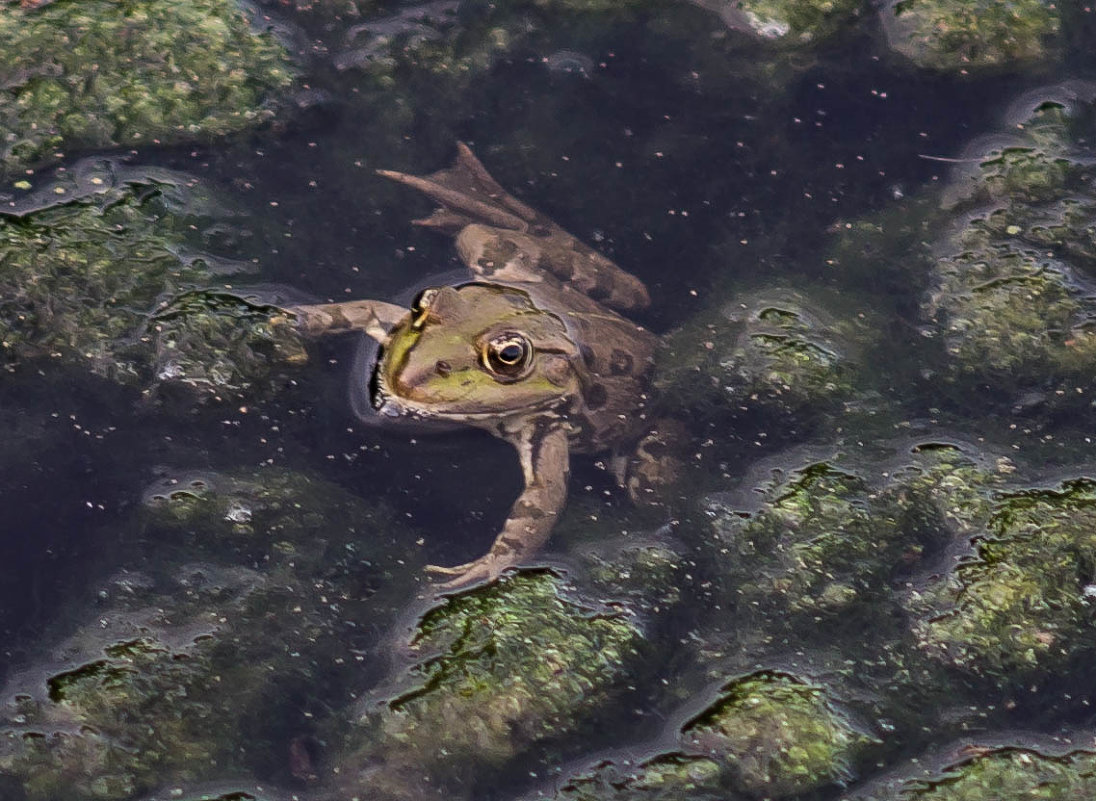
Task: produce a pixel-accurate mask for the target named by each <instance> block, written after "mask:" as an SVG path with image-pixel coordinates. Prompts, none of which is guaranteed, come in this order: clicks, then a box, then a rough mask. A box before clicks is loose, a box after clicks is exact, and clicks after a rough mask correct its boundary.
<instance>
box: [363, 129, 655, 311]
mask: <svg viewBox="0 0 1096 801" xmlns="http://www.w3.org/2000/svg"><path fill="white" fill-rule="evenodd" d="M377 172H378V174H380V175H383V176H384V177H386V178H391V179H392V180H393V181H399V182H400V183H402V184H406V185H407V186H411V187H414V188H415V189H418V190H419V191H420V192H422V193H424V194H426V195H427V196H428V197H430V198H431V199H433V200H434V201H436V202H437V204H438V208H437V209H436V210H435V211H434V213H433V214H431V215H430V216H429V217H426V218H424V219H421V220H415V223H416V224H418V225H425V226H427V227H430V228H436V229H438V230H441V231H445V232H446V233H449V234H452V235H454V236H456V237H457V247H458V249H459V250H460V251H461V257H462V259H463V260H464V261H465V263H466V264H467V265H468V268H469V269H470V270H472V271H473V272H475V273H477V274H479V275H486V276H488V277H490V276H491V275H492V274H493V273H494V272H495V271H496V270H497V269H499V268H501V267H502V266H503V265H504V264H505V263H508V262H510V261H514V263H516V264H521V265H523V267H522V269H521V270H519V271H518V272H519V273H522V274H523V275H522V276H520V277H519V276H517V275H510V276H508V278H509V279H510V280H524V281H539V280H541V277H540V275H541V274H543V273H549V274H551V275H553V276H555V278H557V279H558V280H560V281H563V282H566V283H568V284H570V285H571V286H572V287H573V288H575V289H577V290H579V291H580V292H582V293H583V294H585V295H587V296H589V297H591V298H593V299H594V300H596V301H599V302H601V303H604V304H605V305H606V306H611V307H613V308H616V309H642V308H646V307H647V306H649V305H650V303H651V298H650V295H649V294H648V292H647V287H646V286H644V285H643V282H642V281H640V280H639V279H638V278H636V277H635V276H634V275H632V274H631V273H628V272H625V271H624V270H622V269H621V268H620V267H618V266H617V265H616V264H615V263H614V262H613V261H612V260H611V259H609V258H607V257H606V256H603V255H602V254H601V253H598V252H597V251H596V250H594V249H593V248H591V247H589V246H587V245H585V244H583V243H582V242H580V241H579V240H577V239H575V237H573V236H572V235H571V234H569V233H567V231H565V230H563V229H562V228H561V227H560V226H558V225H556V224H555V223H554V222H552V220H550V219H549V218H547V217H545V216H544V215H543V214H541V213H539V212H538V211H537V210H536V209H534V208H532V207H531V206H529V205H527V204H525V203H523V202H521V201H520V200H518V199H517V198H516V197H514V196H513V195H511V194H510V193H509V192H507V191H506V190H505V189H503V188H502V187H501V186H499V183H498V181H496V180H495V179H494V178H492V177H491V174H490V173H489V172H487V169H486V168H485V167H484V166H483V164H481V163H480V161H479V159H477V158H476V157H475V155H474V154H473V153H472V151H471V150H470V149H469V147H468V145H465V144H463V143H458V144H457V159H456V161H455V162H454V163H453V166H452V167H448V168H446V169H444V170H438V171H437V172H435V173H431V174H430V175H426V176H418V175H408V174H407V173H404V172H395V171H393V170H378V171H377ZM476 228H480V229H481V230H475V229H476ZM483 228H486V229H487V230H482V229H483ZM473 232H474V233H473ZM470 233H471V234H472V235H471V236H469V234H470ZM469 240H472V241H471V242H470V241H469ZM515 251H516V253H515Z"/></svg>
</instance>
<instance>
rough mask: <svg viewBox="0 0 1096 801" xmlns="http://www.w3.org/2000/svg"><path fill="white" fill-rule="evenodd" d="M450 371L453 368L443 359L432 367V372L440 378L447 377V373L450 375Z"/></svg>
mask: <svg viewBox="0 0 1096 801" xmlns="http://www.w3.org/2000/svg"><path fill="white" fill-rule="evenodd" d="M452 371H453V366H452V365H451V364H449V362H447V361H445V360H444V359H440V360H438V362H437V363H436V364H435V365H434V372H435V373H437V374H438V375H440V376H441V377H442V378H445V377H446V376H448V375H449V373H451V372H452Z"/></svg>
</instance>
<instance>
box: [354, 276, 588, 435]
mask: <svg viewBox="0 0 1096 801" xmlns="http://www.w3.org/2000/svg"><path fill="white" fill-rule="evenodd" d="M583 369H584V368H583V361H582V357H581V355H580V354H579V351H578V348H576V347H575V345H574V343H573V342H572V341H571V339H570V338H569V337H568V335H567V330H566V328H565V327H564V325H563V322H562V321H561V320H560V319H559V317H557V316H556V315H554V314H551V313H549V312H545V311H542V310H541V309H538V308H537V307H536V305H535V304H534V302H533V300H532V298H530V296H529V295H528V294H527V293H525V292H522V291H521V290H518V289H512V288H510V287H505V286H500V285H496V284H475V283H473V284H464V285H462V286H459V287H441V288H431V289H425V290H423V291H422V293H420V294H419V296H418V298H416V300H415V302H414V303H413V304H412V306H411V312H410V314H408V315H407V316H406V317H404V318H403V319H402V320H401V321H400V322H399V323H398V324H397V325H396V327H395V328H393V329H392V330H391V331H390V332H389V334H388V337H387V339H386V341H385V344H384V346H383V350H382V354H381V358H380V361H379V362H378V364H377V367H376V371H375V373H374V385H373V406H374V407H375V408H376V409H378V410H379V411H381V412H382V413H384V414H388V415H392V416H398V415H411V416H417V417H440V418H443V419H448V420H464V421H470V422H474V421H476V420H493V419H497V418H503V417H508V416H517V415H522V414H528V413H533V412H536V411H539V410H543V409H547V408H549V407H552V406H554V405H556V404H557V403H559V402H560V401H562V400H564V399H566V398H568V397H572V396H574V395H577V394H578V393H579V392H580V389H581V385H582V377H583Z"/></svg>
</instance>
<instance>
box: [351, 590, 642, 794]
mask: <svg viewBox="0 0 1096 801" xmlns="http://www.w3.org/2000/svg"><path fill="white" fill-rule="evenodd" d="M642 644H643V634H642V631H641V630H640V629H639V628H638V626H637V623H636V622H635V621H634V620H632V619H630V618H629V617H628V615H627V614H626V613H625V610H624V609H621V608H606V609H597V608H596V607H594V606H591V605H589V602H587V601H584V600H582V598H581V597H580V598H577V599H572V598H570V597H569V596H568V594H567V593H566V592H565V591H564V588H563V584H562V582H561V581H560V580H559V579H558V578H557V577H556V576H554V575H553V574H551V573H547V572H521V573H516V574H512V575H509V576H504V577H503V578H502V579H500V580H499V581H498V582H496V583H495V584H493V585H490V586H486V587H479V588H477V589H474V590H471V591H468V592H465V593H462V594H460V595H458V596H455V597H452V598H450V599H448V600H447V601H445V602H444V603H443V604H442V605H440V606H438V607H435V608H434V609H432V610H430V611H429V612H427V613H426V614H425V615H424V616H423V618H422V620H421V622H420V623H419V625H418V626H417V627H416V631H415V636H414V637H413V639H412V640H411V642H410V648H411V649H412V653H413V654H421V655H423V656H422V657H421V658H420V661H418V662H417V663H415V664H414V665H413V666H412V667H411V668H410V670H409V671H408V672H407V675H406V677H405V678H404V679H403V680H402V683H403V684H405V685H407V686H406V689H404V690H403V691H402V692H401V693H399V694H398V695H397V696H396V697H395V698H393V699H391V700H390V701H389V702H388V703H386V704H385V705H384V708H383V709H382V710H380V711H378V712H376V713H371V714H369V715H367V716H366V718H365V719H363V720H362V722H361V724H360V727H361V732H360V734H359V736H360V737H362V738H365V740H366V745H365V746H364V747H363V748H362V749H361V750H359V751H358V752H357V753H356V754H355V755H354V756H353V757H352V758H350V759H349V760H347V761H344V764H343V766H342V767H341V773H343V774H344V775H345V774H347V773H354V774H358V775H359V776H360V778H359V779H358V780H355V781H352V782H351V783H350V785H348V787H347V789H346V790H345V792H346V793H348V794H349V793H352V792H353V793H361V794H363V795H362V796H361V797H363V798H364V797H368V798H419V797H423V796H424V795H432V794H433V793H435V792H443V791H444V792H447V793H452V794H455V795H452V794H451V795H448V797H464V793H467V792H472V791H473V789H474V787H475V786H477V785H478V784H479V783H481V782H484V781H487V780H488V777H490V776H492V775H495V776H497V775H499V774H500V773H502V772H504V771H505V770H506V769H508V768H509V769H510V770H514V769H515V767H516V762H521V761H523V760H525V761H526V765H527V764H528V762H527V761H528V758H529V756H530V755H531V754H535V755H536V758H537V759H538V760H539V759H543V758H544V757H545V755H546V754H547V753H551V752H553V751H558V750H560V749H564V750H566V747H567V746H566V743H567V742H568V740H569V739H570V738H573V737H575V735H576V734H577V733H578V732H580V731H585V732H586V733H587V734H588V733H589V731H588V729H589V726H590V725H591V719H592V718H593V716H595V715H597V716H599V717H601V716H604V715H606V714H607V713H609V711H610V710H611V707H612V704H613V702H614V700H615V699H618V698H620V697H621V696H622V695H623V694H625V693H626V691H627V687H628V685H629V684H630V683H631V682H632V681H634V671H635V668H636V666H637V663H638V659H639V656H640V653H641V651H642ZM519 775H521V774H520V773H519ZM424 782H426V784H424ZM429 788H433V789H429Z"/></svg>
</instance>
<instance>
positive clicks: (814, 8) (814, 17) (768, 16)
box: [691, 0, 864, 45]
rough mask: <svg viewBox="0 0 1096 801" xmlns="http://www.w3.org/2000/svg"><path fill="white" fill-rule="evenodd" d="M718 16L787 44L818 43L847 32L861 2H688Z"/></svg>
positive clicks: (764, 36) (709, 0)
mask: <svg viewBox="0 0 1096 801" xmlns="http://www.w3.org/2000/svg"><path fill="white" fill-rule="evenodd" d="M691 2H693V3H694V4H695V5H698V6H700V7H701V8H706V9H708V10H709V11H714V12H715V13H717V14H719V16H720V17H721V18H722V19H723V21H724V22H725V23H726V24H727V26H728V27H730V28H734V29H738V30H746V31H750V32H752V33H754V34H756V35H758V36H760V37H761V38H763V39H770V40H775V41H778V42H781V43H788V44H797V45H802V44H807V43H820V42H824V41H825V40H826V39H828V38H830V37H831V36H833V35H834V34H836V33H839V32H841V31H848V30H849V29H850V28H852V27H853V25H854V23H855V21H856V20H857V18H858V17H859V16H860V14H861V12H862V11H863V10H864V4H863V3H861V2H860V0H741V2H736V1H734V0H691Z"/></svg>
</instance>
